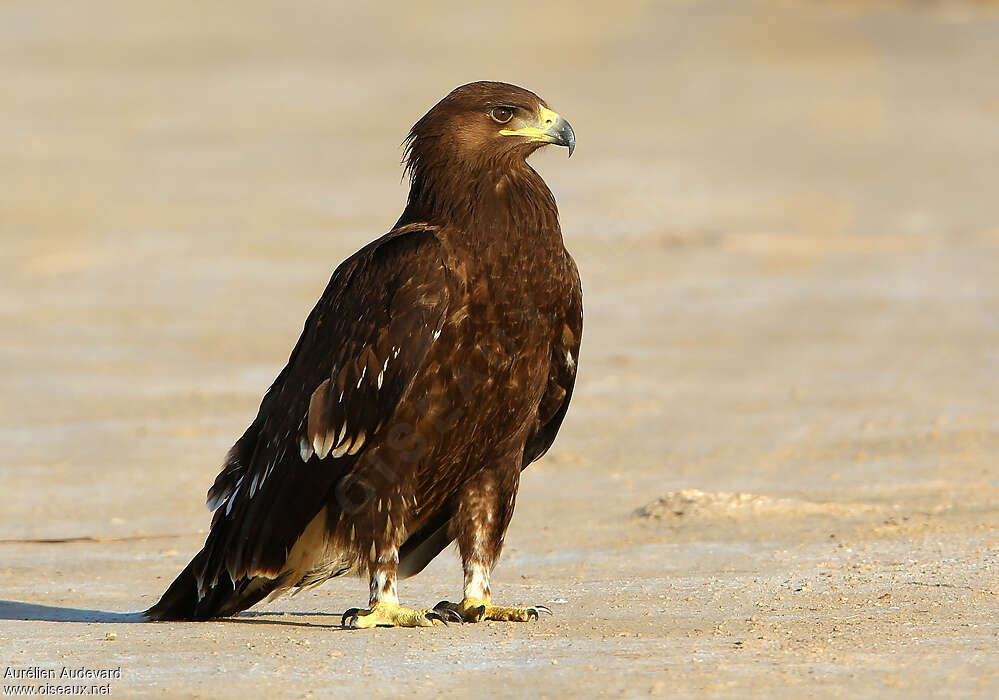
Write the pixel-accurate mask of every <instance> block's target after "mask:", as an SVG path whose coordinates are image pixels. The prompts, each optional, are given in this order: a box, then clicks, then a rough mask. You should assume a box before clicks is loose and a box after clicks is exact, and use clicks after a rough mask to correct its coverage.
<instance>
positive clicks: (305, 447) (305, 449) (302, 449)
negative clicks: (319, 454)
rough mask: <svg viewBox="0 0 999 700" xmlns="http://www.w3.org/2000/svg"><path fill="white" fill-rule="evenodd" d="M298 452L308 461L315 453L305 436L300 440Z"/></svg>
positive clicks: (303, 459) (304, 460)
mask: <svg viewBox="0 0 999 700" xmlns="http://www.w3.org/2000/svg"><path fill="white" fill-rule="evenodd" d="M298 452H299V454H301V455H302V461H303V462H308V461H309V460H310V459H311V458H312V455H313V450H312V445H310V444H309V441H308V440H307V439H306V438H305V437H301V438H299V440H298Z"/></svg>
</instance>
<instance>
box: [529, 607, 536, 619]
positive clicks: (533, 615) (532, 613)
mask: <svg viewBox="0 0 999 700" xmlns="http://www.w3.org/2000/svg"><path fill="white" fill-rule="evenodd" d="M538 618H539V615H538V611H537V610H535V609H534V608H528V609H527V619H528V620H537V619H538Z"/></svg>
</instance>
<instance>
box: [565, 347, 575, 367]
mask: <svg viewBox="0 0 999 700" xmlns="http://www.w3.org/2000/svg"><path fill="white" fill-rule="evenodd" d="M565 363H566V364H567V365H569V369H575V368H576V361H575V360H574V359H572V350H566V351H565Z"/></svg>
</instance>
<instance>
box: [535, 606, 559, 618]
mask: <svg viewBox="0 0 999 700" xmlns="http://www.w3.org/2000/svg"><path fill="white" fill-rule="evenodd" d="M534 609H535V610H537V611H538V612H543V613H547V614H549V615H551V616H552V617H555V613H553V612H552V609H551V608H549V607H548V606H547V605H535V606H534Z"/></svg>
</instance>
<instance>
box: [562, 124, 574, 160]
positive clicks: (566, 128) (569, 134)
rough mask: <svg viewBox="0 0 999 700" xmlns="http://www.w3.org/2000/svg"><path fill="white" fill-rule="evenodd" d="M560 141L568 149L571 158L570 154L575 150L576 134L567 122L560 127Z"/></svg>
mask: <svg viewBox="0 0 999 700" xmlns="http://www.w3.org/2000/svg"><path fill="white" fill-rule="evenodd" d="M561 136H562V140H563V141H564V142H565V145H566V146H567V147H568V148H569V157H570V158H572V152H573V151H575V150H576V132H574V131H573V130H572V126H570V125H569V122H565V124H564V125H563V126H562V134H561Z"/></svg>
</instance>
